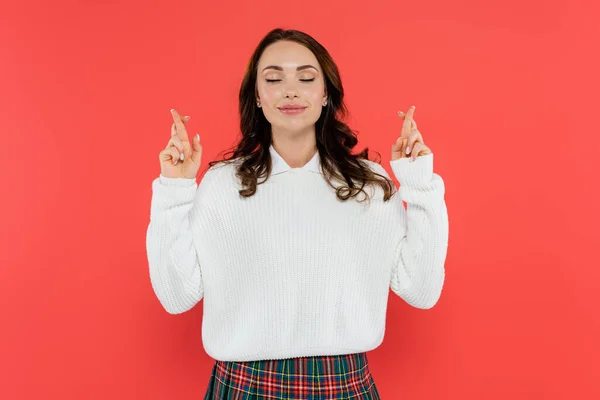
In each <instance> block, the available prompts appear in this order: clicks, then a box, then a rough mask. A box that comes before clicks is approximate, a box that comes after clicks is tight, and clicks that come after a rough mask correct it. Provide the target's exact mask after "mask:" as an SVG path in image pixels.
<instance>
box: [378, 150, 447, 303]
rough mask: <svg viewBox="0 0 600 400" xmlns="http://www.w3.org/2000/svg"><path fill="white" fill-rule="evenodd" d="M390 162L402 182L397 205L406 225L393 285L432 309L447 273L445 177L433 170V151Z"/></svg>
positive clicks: (396, 257) (404, 295) (396, 256)
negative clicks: (403, 202) (413, 157)
mask: <svg viewBox="0 0 600 400" xmlns="http://www.w3.org/2000/svg"><path fill="white" fill-rule="evenodd" d="M390 165H391V167H392V170H393V172H394V175H395V176H396V178H397V179H398V182H400V188H399V190H398V193H396V195H395V196H397V195H400V198H399V200H396V201H397V202H398V204H396V206H397V207H396V208H397V210H398V212H399V213H401V216H400V220H401V221H402V223H403V224H404V225H405V227H404V232H405V234H404V235H403V236H401V237H400V238H399V242H398V244H397V246H396V248H395V252H394V263H393V267H392V277H391V281H390V287H391V289H392V291H393V292H394V293H396V294H397V295H398V296H400V297H401V298H402V299H404V300H405V301H406V302H407V303H408V304H410V305H412V306H414V307H417V308H421V309H429V308H431V307H433V306H434V305H435V304H436V303H437V301H438V300H439V298H440V296H441V293H442V286H443V285H444V277H445V270H444V263H445V260H446V253H447V249H448V212H447V209H446V203H445V201H444V193H445V186H444V181H443V180H442V178H441V177H440V176H439V175H437V174H435V173H433V153H431V154H427V155H424V156H419V157H417V159H416V160H415V161H412V160H410V159H409V158H400V159H397V160H392V161H390ZM402 201H405V202H406V203H407V208H406V209H405V208H404V205H403V204H402Z"/></svg>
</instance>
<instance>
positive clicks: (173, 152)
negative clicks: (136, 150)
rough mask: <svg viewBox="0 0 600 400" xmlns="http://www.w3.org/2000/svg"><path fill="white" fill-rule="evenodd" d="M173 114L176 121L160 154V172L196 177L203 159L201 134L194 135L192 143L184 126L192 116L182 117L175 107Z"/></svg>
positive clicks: (169, 174) (164, 174)
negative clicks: (169, 137)
mask: <svg viewBox="0 0 600 400" xmlns="http://www.w3.org/2000/svg"><path fill="white" fill-rule="evenodd" d="M171 115H172V116H173V121H174V123H173V125H171V139H170V140H169V142H168V143H167V147H165V149H164V150H163V151H161V152H160V153H159V156H158V159H159V160H160V173H161V174H162V176H164V177H166V178H196V175H197V174H198V170H199V169H200V160H201V159H202V146H201V145H200V135H198V134H197V135H196V136H194V139H193V141H192V144H190V141H189V138H188V134H187V131H186V130H185V126H183V124H184V123H185V122H187V121H189V119H190V117H181V116H180V115H179V113H178V112H177V111H176V110H175V109H172V110H171ZM182 156H183V159H182V158H181V157H182Z"/></svg>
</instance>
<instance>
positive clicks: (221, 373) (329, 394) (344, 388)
mask: <svg viewBox="0 0 600 400" xmlns="http://www.w3.org/2000/svg"><path fill="white" fill-rule="evenodd" d="M217 399H218V400H230V399H232V400H257V399H280V400H300V399H302V400H309V399H310V400H331V399H350V400H366V399H369V400H378V399H380V397H379V393H378V392H377V388H376V387H375V382H374V380H373V377H372V376H371V372H370V371H369V365H368V360H367V354H366V353H356V354H343V355H335V356H313V357H301V358H286V359H280V360H261V361H246V362H239V361H218V360H217V361H216V362H215V365H214V367H213V370H212V374H211V377H210V381H209V384H208V390H207V391H206V395H205V396H204V400H217Z"/></svg>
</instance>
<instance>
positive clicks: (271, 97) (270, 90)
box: [258, 87, 281, 104]
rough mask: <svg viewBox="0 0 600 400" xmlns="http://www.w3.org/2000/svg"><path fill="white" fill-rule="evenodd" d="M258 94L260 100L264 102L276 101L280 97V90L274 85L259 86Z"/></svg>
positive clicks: (272, 102) (271, 102)
mask: <svg viewBox="0 0 600 400" xmlns="http://www.w3.org/2000/svg"><path fill="white" fill-rule="evenodd" d="M258 94H259V95H260V98H261V102H262V103H265V104H274V103H277V99H279V98H281V90H279V89H277V88H275V87H262V88H259V91H258Z"/></svg>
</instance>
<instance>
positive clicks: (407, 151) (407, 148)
mask: <svg viewBox="0 0 600 400" xmlns="http://www.w3.org/2000/svg"><path fill="white" fill-rule="evenodd" d="M406 154H410V147H408V146H406Z"/></svg>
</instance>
